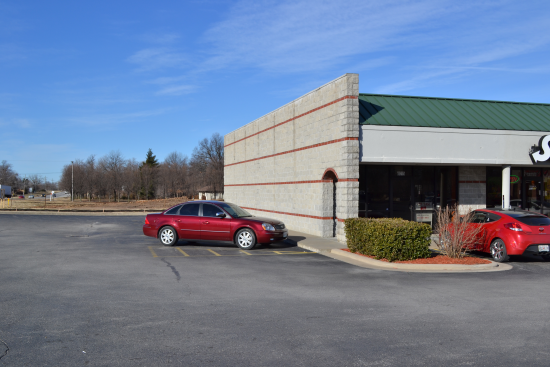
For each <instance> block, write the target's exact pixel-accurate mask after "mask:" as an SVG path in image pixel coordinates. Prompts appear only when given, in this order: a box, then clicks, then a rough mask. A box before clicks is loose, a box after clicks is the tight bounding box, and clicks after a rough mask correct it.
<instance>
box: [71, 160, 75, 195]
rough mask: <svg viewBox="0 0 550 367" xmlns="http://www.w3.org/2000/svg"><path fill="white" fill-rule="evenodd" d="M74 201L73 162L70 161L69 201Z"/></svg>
mask: <svg viewBox="0 0 550 367" xmlns="http://www.w3.org/2000/svg"><path fill="white" fill-rule="evenodd" d="M73 200H74V161H71V201H73Z"/></svg>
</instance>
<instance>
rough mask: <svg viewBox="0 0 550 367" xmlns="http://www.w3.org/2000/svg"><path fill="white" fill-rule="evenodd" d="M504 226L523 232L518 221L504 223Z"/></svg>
mask: <svg viewBox="0 0 550 367" xmlns="http://www.w3.org/2000/svg"><path fill="white" fill-rule="evenodd" d="M504 228H508V229H509V230H511V231H517V232H523V228H521V226H520V225H519V224H518V223H506V224H505V225H504Z"/></svg>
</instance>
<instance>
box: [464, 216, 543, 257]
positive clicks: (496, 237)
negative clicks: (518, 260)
mask: <svg viewBox="0 0 550 367" xmlns="http://www.w3.org/2000/svg"><path fill="white" fill-rule="evenodd" d="M473 222H474V223H480V224H482V225H483V231H482V235H483V236H484V239H483V241H482V243H481V244H479V245H478V246H477V249H478V250H481V251H483V252H488V253H490V254H491V256H492V257H493V260H494V261H497V262H504V261H508V260H509V256H510V255H538V256H542V258H543V259H544V260H550V218H548V217H546V216H544V215H542V214H539V213H534V212H528V211H523V210H517V211H514V210H501V209H479V210H476V211H474V217H473Z"/></svg>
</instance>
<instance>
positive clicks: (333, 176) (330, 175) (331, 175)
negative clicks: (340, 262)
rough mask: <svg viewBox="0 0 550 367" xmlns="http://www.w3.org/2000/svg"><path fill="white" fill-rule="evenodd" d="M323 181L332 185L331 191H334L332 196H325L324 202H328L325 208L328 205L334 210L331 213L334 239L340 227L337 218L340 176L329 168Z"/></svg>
mask: <svg viewBox="0 0 550 367" xmlns="http://www.w3.org/2000/svg"><path fill="white" fill-rule="evenodd" d="M322 180H323V181H325V182H327V183H329V182H331V183H332V185H331V190H330V191H332V195H330V194H329V195H326V196H325V195H323V198H324V200H323V201H325V200H326V202H324V203H323V207H325V203H326V204H328V206H329V207H331V209H332V210H330V211H329V213H330V214H331V217H332V237H336V228H337V227H338V217H337V216H336V182H338V174H337V173H336V171H335V170H334V169H333V168H327V169H326V170H325V173H323V177H322ZM331 199H332V200H331Z"/></svg>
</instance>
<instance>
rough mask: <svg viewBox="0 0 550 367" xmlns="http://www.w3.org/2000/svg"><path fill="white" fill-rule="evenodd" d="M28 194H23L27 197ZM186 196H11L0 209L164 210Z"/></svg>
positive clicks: (0, 203)
mask: <svg viewBox="0 0 550 367" xmlns="http://www.w3.org/2000/svg"><path fill="white" fill-rule="evenodd" d="M27 196H28V195H25V197H27ZM187 200H188V199H187V198H186V197H183V198H171V199H154V200H137V201H136V200H130V201H120V202H113V201H111V202H109V201H106V200H103V201H97V200H95V201H88V200H85V199H83V200H80V199H76V200H75V201H73V202H71V199H70V198H68V197H67V198H54V200H52V201H49V200H47V201H46V200H44V198H36V199H27V198H26V199H18V198H13V199H11V200H10V201H9V204H8V200H7V199H4V200H3V201H2V202H0V209H8V208H11V209H44V208H46V209H78V210H90V211H92V210H93V211H96V210H102V209H103V210H132V211H134V210H164V209H167V208H169V207H171V206H173V205H176V204H178V203H183V202H185V201H187Z"/></svg>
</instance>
